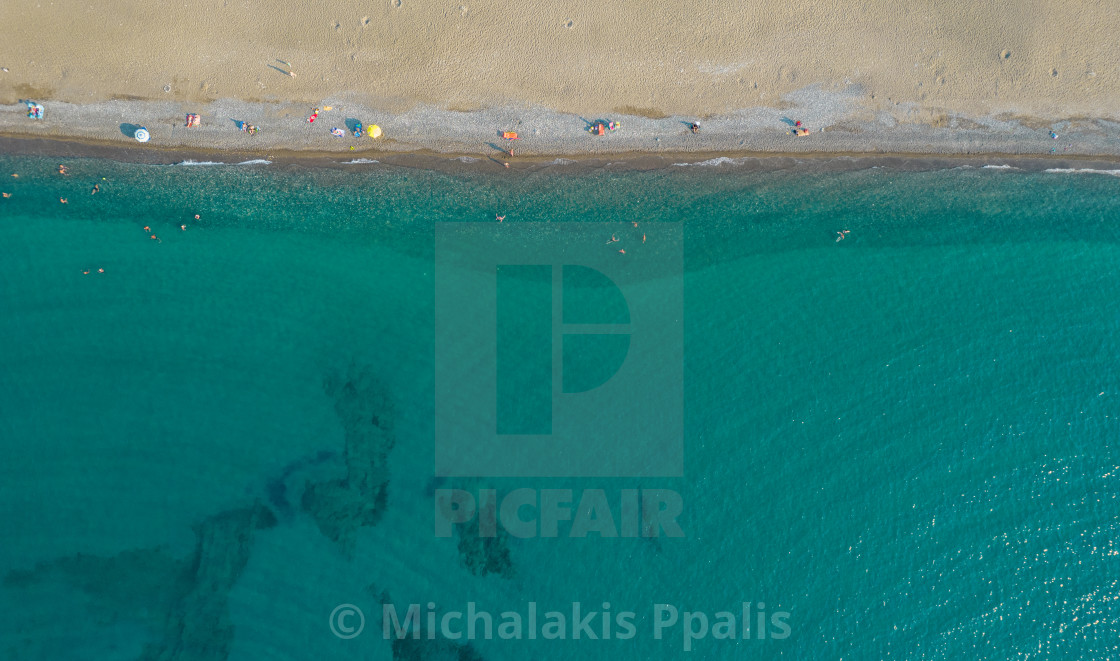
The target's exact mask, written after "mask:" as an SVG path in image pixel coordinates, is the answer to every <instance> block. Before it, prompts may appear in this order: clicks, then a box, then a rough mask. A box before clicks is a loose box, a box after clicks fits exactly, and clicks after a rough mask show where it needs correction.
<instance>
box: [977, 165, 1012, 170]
mask: <svg viewBox="0 0 1120 661" xmlns="http://www.w3.org/2000/svg"><path fill="white" fill-rule="evenodd" d="M983 169H984V170H1018V169H1019V168H1017V167H1015V166H1014V165H985V166H984V167H983Z"/></svg>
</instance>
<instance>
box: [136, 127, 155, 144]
mask: <svg viewBox="0 0 1120 661" xmlns="http://www.w3.org/2000/svg"><path fill="white" fill-rule="evenodd" d="M132 135H133V137H134V138H136V142H147V141H148V139H149V138H151V137H152V136H151V135H149V134H148V129H146V128H144V127H143V126H141V127H140V128H138V129H136V133H134V134H132Z"/></svg>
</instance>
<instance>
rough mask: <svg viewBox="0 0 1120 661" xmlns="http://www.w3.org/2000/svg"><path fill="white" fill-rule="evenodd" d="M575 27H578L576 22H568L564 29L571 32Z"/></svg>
mask: <svg viewBox="0 0 1120 661" xmlns="http://www.w3.org/2000/svg"><path fill="white" fill-rule="evenodd" d="M575 26H576V22H575V21H568V22H567V23H565V24H564V27H566V28H568V29H569V30H571V29H572V28H574V27H575Z"/></svg>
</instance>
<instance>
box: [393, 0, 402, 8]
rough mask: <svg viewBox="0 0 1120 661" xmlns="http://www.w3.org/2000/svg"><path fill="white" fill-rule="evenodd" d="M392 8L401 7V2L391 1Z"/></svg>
mask: <svg viewBox="0 0 1120 661" xmlns="http://www.w3.org/2000/svg"><path fill="white" fill-rule="evenodd" d="M393 6H394V7H400V6H401V0H393Z"/></svg>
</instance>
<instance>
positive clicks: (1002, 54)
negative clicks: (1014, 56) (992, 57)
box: [999, 48, 1011, 60]
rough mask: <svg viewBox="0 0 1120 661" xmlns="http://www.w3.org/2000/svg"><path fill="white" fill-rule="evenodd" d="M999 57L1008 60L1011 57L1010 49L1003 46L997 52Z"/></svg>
mask: <svg viewBox="0 0 1120 661" xmlns="http://www.w3.org/2000/svg"><path fill="white" fill-rule="evenodd" d="M999 59H1001V60H1009V59H1011V51H1010V50H1008V49H1006V48H1004V49H1003V50H1001V51H1000V52H999Z"/></svg>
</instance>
